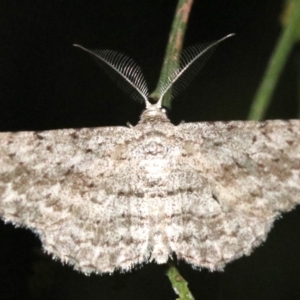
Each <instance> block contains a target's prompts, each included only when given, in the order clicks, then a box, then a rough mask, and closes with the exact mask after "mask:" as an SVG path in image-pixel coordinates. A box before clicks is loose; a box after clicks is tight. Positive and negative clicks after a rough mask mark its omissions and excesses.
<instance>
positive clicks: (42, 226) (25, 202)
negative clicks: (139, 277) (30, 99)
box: [0, 127, 147, 273]
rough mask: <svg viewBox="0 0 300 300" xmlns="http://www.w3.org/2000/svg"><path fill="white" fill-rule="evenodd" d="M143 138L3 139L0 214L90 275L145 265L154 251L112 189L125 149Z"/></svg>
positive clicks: (107, 132) (98, 134) (97, 132)
mask: <svg viewBox="0 0 300 300" xmlns="http://www.w3.org/2000/svg"><path fill="white" fill-rule="evenodd" d="M139 135H140V133H139V132H138V131H134V130H131V129H129V128H126V127H108V128H94V129H92V128H90V129H87V128H86V129H79V130H75V129H66V130H53V131H44V132H37V133H35V132H18V133H1V134H0V215H1V216H2V217H3V218H4V220H5V221H10V222H13V223H15V224H17V225H22V226H26V227H29V228H32V229H34V231H35V232H37V233H38V234H39V235H40V237H41V240H42V243H43V246H44V249H45V250H46V251H47V252H50V253H52V254H54V255H55V256H56V257H59V258H60V259H61V260H62V261H63V262H68V263H71V264H74V265H75V267H76V268H77V269H78V270H81V271H83V272H87V273H88V272H90V271H97V270H96V268H98V270H100V271H101V272H112V271H113V270H114V269H115V268H123V269H128V268H129V267H130V266H132V264H135V263H139V262H141V261H143V260H144V255H145V251H147V245H146V246H145V245H144V244H141V243H140V240H136V238H135V236H134V235H132V234H130V233H129V231H130V226H128V220H127V215H126V216H125V217H124V212H126V211H128V209H129V208H130V204H129V203H126V202H123V203H117V202H116V201H118V200H119V199H118V195H112V194H109V190H108V188H107V187H106V186H105V184H106V183H105V177H106V176H108V174H107V173H108V171H107V170H109V169H113V168H114V166H113V164H112V161H111V157H112V156H113V155H114V153H115V154H116V153H117V152H118V145H119V144H124V143H125V141H127V140H128V139H129V140H132V139H134V138H138V137H139ZM120 184H121V183H120ZM105 191H106V193H105ZM123 208H124V209H123ZM119 212H121V214H123V215H120V214H119ZM124 223H126V224H124ZM137 225H138V224H137ZM124 236H125V237H129V238H130V240H128V239H126V238H124ZM125 250H126V251H125ZM129 250H132V251H129ZM128 256H129V257H128ZM127 259H128V261H127ZM91 266H93V267H91Z"/></svg>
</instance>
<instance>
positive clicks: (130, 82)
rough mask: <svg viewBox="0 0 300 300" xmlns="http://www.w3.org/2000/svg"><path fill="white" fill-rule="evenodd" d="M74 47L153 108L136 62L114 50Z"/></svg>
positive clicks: (131, 94)
mask: <svg viewBox="0 0 300 300" xmlns="http://www.w3.org/2000/svg"><path fill="white" fill-rule="evenodd" d="M73 46H75V47H78V48H80V49H82V50H83V51H85V52H87V53H89V54H90V55H91V56H92V57H93V59H94V60H95V61H96V62H97V63H98V65H99V66H100V67H101V68H102V69H103V70H104V72H105V73H106V74H107V75H108V76H109V77H110V78H111V79H112V80H113V81H115V82H116V83H117V85H118V86H119V87H120V88H121V89H122V90H123V91H125V92H126V93H127V94H129V95H130V96H131V97H132V98H133V99H135V100H139V101H144V102H145V104H146V107H149V106H151V104H150V103H149V101H148V94H149V92H148V87H147V82H146V80H145V77H144V75H143V72H142V70H141V68H140V67H139V66H138V65H137V63H136V62H135V61H134V60H132V59H131V58H129V57H128V56H126V55H124V54H122V53H119V52H116V51H113V50H97V49H95V50H89V49H87V48H84V47H82V46H80V45H77V44H74V45H73Z"/></svg>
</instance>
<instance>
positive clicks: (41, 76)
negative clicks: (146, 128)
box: [0, 0, 300, 300]
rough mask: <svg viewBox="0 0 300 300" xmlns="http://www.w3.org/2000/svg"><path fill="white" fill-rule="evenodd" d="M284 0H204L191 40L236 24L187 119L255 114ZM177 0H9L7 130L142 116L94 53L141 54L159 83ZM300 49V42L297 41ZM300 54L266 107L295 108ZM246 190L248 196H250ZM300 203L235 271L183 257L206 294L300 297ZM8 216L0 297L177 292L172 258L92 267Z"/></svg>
mask: <svg viewBox="0 0 300 300" xmlns="http://www.w3.org/2000/svg"><path fill="white" fill-rule="evenodd" d="M282 6H283V1H279V0H276V1H275V0H243V1H240V0H222V1H221V0H195V3H194V6H193V11H192V14H191V16H190V22H189V28H188V30H187V34H186V40H185V45H186V46H189V45H193V44H197V43H201V42H205V41H210V40H215V39H218V38H221V37H223V36H225V35H227V34H229V33H232V32H234V33H236V36H235V37H234V38H231V39H229V40H227V41H226V42H224V43H222V44H221V45H220V46H219V48H218V49H217V51H216V52H215V53H214V55H213V57H212V58H211V59H210V60H209V62H208V63H207V65H206V66H205V68H204V69H203V70H202V72H201V74H200V75H199V76H198V77H197V78H196V79H195V80H194V82H193V83H192V84H191V85H190V87H189V89H188V90H187V91H185V92H184V93H182V94H181V96H180V97H178V98H177V99H176V100H175V102H174V104H173V108H172V111H171V115H170V117H171V120H172V121H173V122H174V123H178V122H180V121H181V120H185V121H186V122H192V121H207V120H212V121H213V120H236V119H241V120H243V119H246V117H247V114H248V111H249V106H250V103H251V100H252V99H253V96H254V94H255V92H256V90H257V87H258V85H259V82H260V80H261V78H262V76H263V72H264V70H265V68H266V64H267V62H268V58H269V57H270V54H271V52H272V49H273V48H274V46H275V43H276V40H277V38H278V36H279V33H280V29H281V27H280V22H279V17H280V14H281V12H282ZM175 7H176V1H171V0H164V1H162V0H152V1H150V0H140V1H137V0H98V1H87V0H84V1H83V0H78V1H63V0H61V1H59V0H57V1H50V0H49V1H40V0H31V1H25V0H23V1H16V0H9V1H4V0H1V1H0V41H1V43H0V130H1V131H8V130H42V129H55V128H70V127H89V126H110V125H125V124H126V122H128V121H129V122H130V123H132V124H135V123H136V122H137V121H138V117H139V115H140V113H141V111H142V109H143V108H144V105H143V104H141V103H138V102H134V101H132V100H131V99H130V98H129V97H128V96H127V95H125V94H124V93H123V92H122V91H120V90H119V89H118V88H116V85H115V84H114V83H113V82H111V81H110V79H109V78H107V76H106V75H105V74H103V72H102V71H101V70H100V69H99V68H98V66H97V65H96V64H95V62H94V61H93V60H92V59H91V58H90V56H89V55H87V54H86V53H84V52H82V51H80V50H79V49H77V48H74V47H72V44H73V43H78V44H81V45H83V46H85V47H88V48H101V49H114V50H117V51H119V52H122V53H125V54H127V55H128V56H130V57H132V58H134V59H135V61H136V62H137V63H138V64H139V65H140V66H141V67H142V69H143V71H144V73H145V76H146V78H147V79H148V83H149V86H150V90H151V89H152V90H153V89H154V87H155V85H156V80H157V78H158V76H159V71H160V68H161V63H162V59H163V55H164V49H165V47H166V42H167V39H168V33H169V29H170V24H171V22H172V18H173V14H174V10H175ZM297 50H298V51H297ZM297 55H298V57H299V49H294V51H293V53H292V54H291V56H290V59H289V61H288V63H287V65H286V67H285V70H284V72H283V74H282V76H281V79H280V82H279V85H278V87H277V89H276V92H275V95H274V97H273V102H272V105H271V107H270V109H269V110H268V114H267V118H268V119H275V118H296V117H297V110H298V107H297V98H296V96H297V89H296V83H297V79H296V78H297V77H296V75H297V68H296V61H297ZM241 201H242V199H241ZM299 218H300V210H299V209H296V210H294V211H293V212H291V213H288V214H286V215H284V217H283V218H282V219H280V220H278V221H276V223H275V228H274V229H273V230H272V231H271V233H270V235H269V237H268V240H267V241H266V243H264V245H263V246H261V247H259V248H258V249H257V250H256V251H255V252H254V253H253V254H252V255H251V256H250V257H244V258H241V259H239V260H237V261H235V262H233V263H231V264H229V265H228V266H227V267H226V269H225V272H221V273H219V272H215V273H210V272H208V271H206V270H202V271H201V272H199V271H195V270H193V269H192V268H191V267H190V266H189V265H186V264H184V263H179V269H180V271H181V272H182V275H183V276H184V277H185V278H186V279H187V280H188V281H189V283H190V288H191V291H192V292H193V294H194V296H195V298H196V299H201V300H210V299H212V300H213V299H214V300H227V299H228V300H235V299H236V300H246V299H249V300H250V299H255V300H261V299H268V300H275V299H276V300H277V299H278V300H283V299H289V300H292V299H300V219H299ZM0 225H1V227H0V299H1V300H11V299H57V300H59V299H85V300H89V299H104V300H105V299H124V300H125V299H132V300H134V299H165V300H167V299H175V294H174V292H173V291H172V288H171V286H170V284H169V282H168V280H167V277H166V276H165V275H164V272H165V269H164V268H165V267H164V266H159V265H155V264H147V265H144V266H142V267H141V268H136V269H134V270H132V272H130V273H126V274H120V273H116V274H113V275H102V276H96V275H92V276H90V277H86V276H84V275H82V274H79V273H77V272H75V271H73V270H72V269H71V268H70V267H67V266H62V265H61V263H60V262H57V261H56V262H55V261H53V260H52V259H51V258H50V257H48V256H47V255H45V254H43V253H42V251H41V245H40V242H39V240H38V238H36V237H35V236H34V234H33V233H31V232H30V231H28V230H25V229H20V228H18V229H15V228H14V227H13V226H12V225H4V224H3V223H2V222H1V224H0Z"/></svg>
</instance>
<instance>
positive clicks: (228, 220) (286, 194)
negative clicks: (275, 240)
mask: <svg viewBox="0 0 300 300" xmlns="http://www.w3.org/2000/svg"><path fill="white" fill-rule="evenodd" d="M175 132H176V136H177V137H178V138H180V139H182V140H183V141H185V142H184V143H185V149H186V152H185V154H184V155H185V159H184V161H185V164H186V165H188V166H189V167H190V169H191V170H194V171H196V172H198V176H194V178H196V177H197V178H199V179H198V180H196V179H195V180H194V182H192V180H189V182H188V183H187V185H188V186H191V187H192V186H193V185H194V186H197V184H198V185H199V186H200V187H199V191H200V189H201V191H202V192H201V193H198V194H197V192H196V191H194V192H193V191H192V190H193V189H192V188H190V192H189V196H188V195H184V194H183V197H182V202H183V204H182V218H181V219H180V221H178V223H179V222H180V224H182V226H183V233H182V235H181V237H179V238H178V239H177V240H174V238H173V242H171V247H172V250H173V251H175V252H176V254H177V256H178V257H179V258H182V259H185V260H186V261H188V262H190V263H192V264H193V265H194V266H195V267H207V268H210V269H212V270H214V269H222V268H223V267H224V265H225V264H226V263H227V262H229V261H231V260H234V259H236V258H238V257H240V256H241V255H244V254H250V253H251V251H252V250H253V248H254V247H256V246H258V245H259V244H260V243H261V242H262V241H264V240H265V238H266V235H267V233H268V231H269V230H270V228H271V226H272V224H273V222H274V220H275V219H276V218H277V217H278V216H279V215H280V213H281V212H285V211H289V210H291V209H293V208H294V207H295V206H296V205H297V204H299V203H300V121H298V120H292V121H279V120H276V121H266V122H254V121H248V122H247V121H246V122H242V121H232V122H212V123H187V124H181V125H179V126H177V127H176V129H175ZM201 182H203V184H202V183H201ZM187 192H188V191H187ZM187 192H186V193H187ZM216 205H217V206H216ZM170 239H171V240H172V238H170Z"/></svg>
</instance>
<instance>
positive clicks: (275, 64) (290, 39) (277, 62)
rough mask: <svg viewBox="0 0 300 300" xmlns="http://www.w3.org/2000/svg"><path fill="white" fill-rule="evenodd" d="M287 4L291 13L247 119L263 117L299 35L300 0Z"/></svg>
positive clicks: (292, 0) (293, 0)
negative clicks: (290, 7) (291, 7)
mask: <svg viewBox="0 0 300 300" xmlns="http://www.w3.org/2000/svg"><path fill="white" fill-rule="evenodd" d="M289 5H293V9H292V13H291V15H290V18H289V20H288V22H287V24H286V26H285V28H284V29H283V31H282V34H281V36H280V38H279V40H278V42H277V45H276V47H275V50H274V53H273V55H272V57H271V59H270V61H269V65H268V68H267V70H266V72H265V75H264V78H263V81H262V83H261V86H260V88H259V89H258V92H257V94H256V96H255V98H254V101H253V103H252V105H251V108H250V113H249V116H248V118H249V119H252V120H260V119H262V118H263V117H264V115H265V113H266V110H267V108H268V106H269V104H270V101H271V96H272V93H273V91H274V89H275V87H276V83H277V81H278V79H279V76H280V73H281V71H282V69H283V67H284V64H285V62H286V60H287V58H288V56H289V54H290V51H291V49H292V47H293V45H294V43H295V41H296V40H297V38H298V36H299V26H300V0H291V3H290V4H289Z"/></svg>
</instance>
